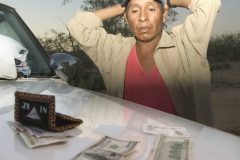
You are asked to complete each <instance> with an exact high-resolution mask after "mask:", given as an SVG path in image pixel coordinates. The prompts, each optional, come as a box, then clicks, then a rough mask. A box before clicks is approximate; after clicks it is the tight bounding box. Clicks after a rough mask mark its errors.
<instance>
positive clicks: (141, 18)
mask: <svg viewBox="0 0 240 160" xmlns="http://www.w3.org/2000/svg"><path fill="white" fill-rule="evenodd" d="M138 20H139V21H140V22H144V21H147V20H148V16H147V14H146V12H145V11H141V12H140V15H139V19H138Z"/></svg>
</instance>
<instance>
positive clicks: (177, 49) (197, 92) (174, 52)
mask: <svg viewBox="0 0 240 160" xmlns="http://www.w3.org/2000/svg"><path fill="white" fill-rule="evenodd" d="M219 7H220V0H192V2H191V4H190V5H189V9H190V10H191V11H192V13H191V14H190V15H189V16H187V18H186V20H185V22H184V23H183V24H182V25H179V26H176V27H174V28H173V29H172V30H171V32H170V33H167V32H165V31H163V33H162V37H161V40H160V42H159V44H158V46H157V48H156V51H155V55H154V59H155V62H156V64H157V67H158V69H159V71H160V73H161V75H162V77H163V79H164V81H165V83H166V85H167V87H168V89H169V91H170V94H171V97H172V100H173V102H174V105H175V107H176V110H177V113H178V115H179V116H182V117H185V118H188V119H191V120H195V121H198V122H201V123H205V124H208V125H211V124H212V111H211V107H210V70H209V64H208V60H207V55H206V53H207V47H208V43H209V39H210V36H211V31H212V27H213V22H214V20H215V17H216V14H217V12H218V10H219ZM68 28H69V30H70V33H71V34H72V35H73V37H74V38H75V39H76V40H77V41H78V42H79V45H80V47H81V48H82V49H83V50H84V51H85V52H86V54H88V55H89V57H90V58H91V59H92V61H93V62H94V63H95V64H96V66H97V67H98V68H99V70H100V72H101V73H102V76H103V79H104V82H105V84H106V88H107V94H109V95H112V96H117V97H121V98H122V97H123V89H124V77H125V70H126V62H127V58H128V55H129V53H130V50H131V48H132V47H133V45H134V44H135V42H136V40H135V39H134V38H133V37H131V38H126V37H123V36H122V35H120V34H118V35H112V34H108V33H106V31H105V29H104V28H103V24H102V21H101V20H100V18H99V17H97V16H96V15H95V14H94V13H91V12H81V11H79V12H77V13H76V15H75V16H74V17H73V18H72V19H71V20H70V21H69V23H68Z"/></svg>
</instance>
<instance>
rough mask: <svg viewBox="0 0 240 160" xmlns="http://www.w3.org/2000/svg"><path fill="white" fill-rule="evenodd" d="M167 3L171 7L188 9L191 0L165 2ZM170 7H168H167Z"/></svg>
mask: <svg viewBox="0 0 240 160" xmlns="http://www.w3.org/2000/svg"><path fill="white" fill-rule="evenodd" d="M166 1H169V3H170V5H171V6H172V7H183V8H188V6H189V4H190V3H191V1H192V0H166ZM169 7H170V6H169Z"/></svg>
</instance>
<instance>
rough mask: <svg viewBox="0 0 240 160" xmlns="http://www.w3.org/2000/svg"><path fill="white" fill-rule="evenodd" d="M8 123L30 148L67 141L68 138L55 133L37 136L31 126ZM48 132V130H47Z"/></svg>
mask: <svg viewBox="0 0 240 160" xmlns="http://www.w3.org/2000/svg"><path fill="white" fill-rule="evenodd" d="M8 125H9V126H10V127H11V128H12V129H13V131H14V132H15V133H17V134H18V135H19V136H20V137H21V139H22V140H23V141H24V143H25V144H26V146H27V147H28V148H31V149H32V148H36V147H40V146H46V145H50V144H55V143H65V142H67V138H66V136H64V135H59V134H57V135H54V133H51V135H49V134H48V136H46V135H45V136H40V137H39V136H36V135H34V133H35V132H36V131H35V132H34V130H32V129H31V127H26V126H24V125H22V124H20V123H18V122H13V121H9V122H8ZM39 131H41V134H43V132H44V131H43V130H41V129H40V130H39ZM46 132H47V131H46Z"/></svg>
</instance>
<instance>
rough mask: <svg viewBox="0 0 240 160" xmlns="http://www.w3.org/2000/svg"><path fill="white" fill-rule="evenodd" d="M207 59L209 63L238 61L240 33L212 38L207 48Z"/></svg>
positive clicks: (239, 56) (239, 57) (239, 55)
mask: <svg viewBox="0 0 240 160" xmlns="http://www.w3.org/2000/svg"><path fill="white" fill-rule="evenodd" d="M208 59H209V61H210V63H214V62H227V61H240V33H232V34H223V35H221V36H217V37H215V38H212V39H211V40H210V42H209V47H208Z"/></svg>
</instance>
